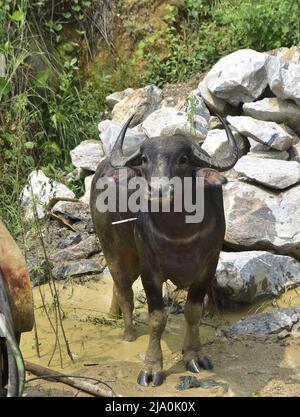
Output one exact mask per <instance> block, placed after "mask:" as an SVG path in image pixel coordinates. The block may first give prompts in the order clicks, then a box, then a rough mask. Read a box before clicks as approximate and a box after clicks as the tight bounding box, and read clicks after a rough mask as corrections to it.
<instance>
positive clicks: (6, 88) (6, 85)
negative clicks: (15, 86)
mask: <svg viewBox="0 0 300 417" xmlns="http://www.w3.org/2000/svg"><path fill="white" fill-rule="evenodd" d="M10 90H11V84H10V82H9V81H7V80H6V79H5V78H4V77H0V95H2V94H8V93H9V92H10Z"/></svg>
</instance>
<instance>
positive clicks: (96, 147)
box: [70, 140, 105, 172]
mask: <svg viewBox="0 0 300 417" xmlns="http://www.w3.org/2000/svg"><path fill="white" fill-rule="evenodd" d="M70 155H71V159H72V164H73V165H74V166H75V167H76V168H82V169H84V170H87V171H93V172H95V171H96V169H97V167H98V165H99V164H100V162H101V161H102V160H103V159H104V158H105V154H104V152H103V149H102V145H101V142H100V141H99V140H84V141H83V142H81V143H80V144H79V145H78V146H76V148H75V149H73V150H72V151H71V152H70Z"/></svg>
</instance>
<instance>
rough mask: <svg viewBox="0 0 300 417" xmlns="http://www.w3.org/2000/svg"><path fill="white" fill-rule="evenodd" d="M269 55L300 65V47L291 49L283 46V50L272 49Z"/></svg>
mask: <svg viewBox="0 0 300 417" xmlns="http://www.w3.org/2000/svg"><path fill="white" fill-rule="evenodd" d="M267 53H268V54H269V55H271V56H277V57H279V58H282V59H285V60H286V61H291V62H294V63H295V64H300V45H298V46H296V45H294V46H291V47H290V48H287V47H284V46H283V47H281V48H276V49H272V50H271V51H268V52H267Z"/></svg>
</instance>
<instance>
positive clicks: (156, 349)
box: [138, 276, 167, 387]
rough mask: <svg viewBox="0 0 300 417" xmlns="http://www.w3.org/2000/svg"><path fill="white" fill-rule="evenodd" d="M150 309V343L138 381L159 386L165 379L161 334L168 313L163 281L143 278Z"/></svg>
mask: <svg viewBox="0 0 300 417" xmlns="http://www.w3.org/2000/svg"><path fill="white" fill-rule="evenodd" d="M142 282H143V286H144V289H145V292H146V296H147V302H148V310H149V344H148V349H147V352H146V357H145V361H144V368H143V369H142V370H141V372H140V373H139V376H138V383H139V384H140V385H143V386H148V385H150V384H151V385H152V386H153V387H157V386H159V385H161V384H162V383H163V381H164V373H163V371H162V368H163V356H162V350H161V336H162V333H163V331H164V329H165V327H166V322H167V313H166V311H165V309H164V303H163V298H162V283H161V282H160V281H157V282H156V281H154V280H153V281H150V280H146V279H143V276H142Z"/></svg>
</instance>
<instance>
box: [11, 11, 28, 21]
mask: <svg viewBox="0 0 300 417" xmlns="http://www.w3.org/2000/svg"><path fill="white" fill-rule="evenodd" d="M24 18H25V14H24V12H22V10H16V11H15V12H13V14H12V15H11V19H12V20H14V21H15V22H21V21H22V20H24Z"/></svg>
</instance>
